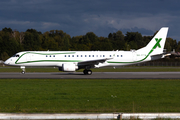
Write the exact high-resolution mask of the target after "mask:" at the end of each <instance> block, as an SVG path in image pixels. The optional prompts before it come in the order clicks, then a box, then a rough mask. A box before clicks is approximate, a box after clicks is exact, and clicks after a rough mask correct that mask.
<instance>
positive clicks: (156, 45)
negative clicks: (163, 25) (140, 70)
mask: <svg viewBox="0 0 180 120" xmlns="http://www.w3.org/2000/svg"><path fill="white" fill-rule="evenodd" d="M155 40H156V44H155V45H154V47H153V49H156V47H159V48H161V45H160V44H159V43H160V41H161V40H162V38H159V39H158V38H155Z"/></svg>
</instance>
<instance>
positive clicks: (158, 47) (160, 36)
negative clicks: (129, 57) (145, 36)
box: [137, 27, 169, 55]
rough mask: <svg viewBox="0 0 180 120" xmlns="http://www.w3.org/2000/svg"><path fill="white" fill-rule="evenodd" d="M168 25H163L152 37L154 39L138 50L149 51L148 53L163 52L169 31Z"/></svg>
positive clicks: (156, 53)
mask: <svg viewBox="0 0 180 120" xmlns="http://www.w3.org/2000/svg"><path fill="white" fill-rule="evenodd" d="M168 29H169V28H168V27H162V28H161V29H160V30H159V31H158V33H157V34H156V35H155V36H154V37H153V38H152V40H151V41H150V42H149V43H148V44H147V45H146V46H145V47H143V48H141V49H139V50H137V52H142V53H144V52H149V53H146V54H148V55H158V54H162V53H163V50H164V45H165V41H166V37H167V33H168Z"/></svg>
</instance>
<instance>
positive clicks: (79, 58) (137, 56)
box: [4, 27, 169, 75]
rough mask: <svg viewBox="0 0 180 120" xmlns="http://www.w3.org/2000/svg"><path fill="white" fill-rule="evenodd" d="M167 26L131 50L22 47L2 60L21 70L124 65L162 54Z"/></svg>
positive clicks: (73, 68)
mask: <svg viewBox="0 0 180 120" xmlns="http://www.w3.org/2000/svg"><path fill="white" fill-rule="evenodd" d="M168 29H169V28H168V27H162V28H161V29H160V30H159V31H158V33H157V34H156V35H155V36H154V37H153V38H152V40H151V41H150V42H149V43H148V44H147V45H146V46H145V47H143V48H140V49H138V50H131V51H118V50H117V51H23V52H18V53H16V54H15V55H13V56H12V57H10V58H9V59H7V60H6V61H5V62H4V64H5V65H9V66H20V68H21V69H22V72H21V73H22V74H25V67H28V66H32V67H58V68H59V71H64V72H75V71H76V70H79V69H84V71H83V73H84V74H85V75H91V74H92V70H91V68H100V67H106V66H112V67H115V66H126V65H132V64H138V63H142V62H147V61H151V60H156V59H160V58H164V57H165V54H164V53H163V50H164V45H165V41H166V37H167V33H168Z"/></svg>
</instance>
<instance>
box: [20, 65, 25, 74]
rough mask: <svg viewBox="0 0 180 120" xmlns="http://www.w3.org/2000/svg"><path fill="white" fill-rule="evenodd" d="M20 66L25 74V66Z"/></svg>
mask: <svg viewBox="0 0 180 120" xmlns="http://www.w3.org/2000/svg"><path fill="white" fill-rule="evenodd" d="M20 68H21V69H22V72H21V73H22V74H25V66H21V67H20Z"/></svg>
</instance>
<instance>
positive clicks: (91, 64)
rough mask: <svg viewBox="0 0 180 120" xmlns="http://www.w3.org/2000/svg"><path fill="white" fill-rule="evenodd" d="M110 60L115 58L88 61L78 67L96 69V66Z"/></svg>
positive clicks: (79, 63)
mask: <svg viewBox="0 0 180 120" xmlns="http://www.w3.org/2000/svg"><path fill="white" fill-rule="evenodd" d="M110 59H113V58H104V59H96V60H86V61H82V62H78V67H79V68H86V67H90V68H94V66H95V65H98V64H99V63H103V62H105V61H106V60H110Z"/></svg>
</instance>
